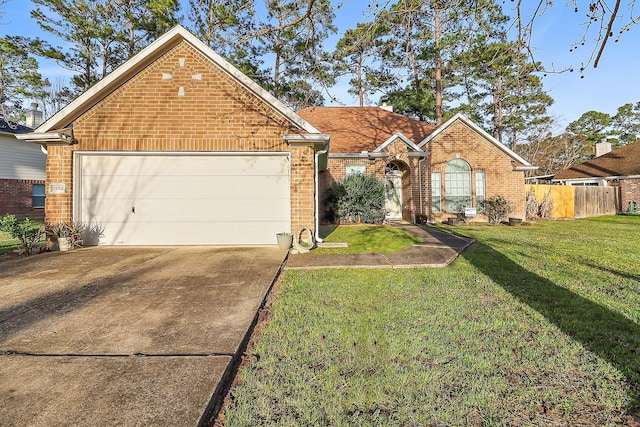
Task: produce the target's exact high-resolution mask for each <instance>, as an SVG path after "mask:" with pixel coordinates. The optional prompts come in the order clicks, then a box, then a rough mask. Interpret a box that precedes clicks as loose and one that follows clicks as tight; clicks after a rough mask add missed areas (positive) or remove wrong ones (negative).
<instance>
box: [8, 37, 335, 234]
mask: <svg viewBox="0 0 640 427" xmlns="http://www.w3.org/2000/svg"><path fill="white" fill-rule="evenodd" d="M20 139H22V140H24V141H25V142H39V143H41V144H44V145H46V146H47V151H48V158H47V199H46V221H47V223H57V222H60V221H69V220H71V219H74V220H77V221H82V222H85V223H90V224H97V225H98V226H100V227H101V228H102V229H103V230H104V231H103V235H102V237H101V240H100V244H104V245H174V244H185V245H193V244H206V245H210V244H220V245H233V244H243V245H246V244H275V243H276V233H278V232H288V231H293V232H298V231H299V230H301V229H302V228H303V227H309V228H311V229H314V230H315V229H317V224H316V218H317V215H316V211H317V198H316V197H315V193H316V183H317V180H316V177H317V173H318V171H319V170H320V169H322V167H323V166H324V165H326V153H327V149H328V145H329V137H328V136H327V135H323V134H320V132H318V130H317V129H316V128H314V127H313V126H312V125H311V124H309V123H308V122H307V121H305V120H304V119H302V118H301V117H300V116H298V115H297V114H296V113H295V112H294V111H292V110H290V109H289V108H287V107H286V106H285V105H284V104H282V103H281V102H280V101H278V100H277V99H275V98H274V97H273V96H272V95H270V94H269V93H267V92H266V91H265V90H263V89H262V88H260V87H259V86H258V85H257V84H256V83H254V82H253V81H251V80H250V79H249V78H248V77H246V76H245V75H244V74H242V73H241V72H240V71H238V70H237V69H236V68H234V67H233V66H231V65H230V64H229V63H228V62H227V61H225V60H224V59H222V58H221V57H220V56H218V55H217V54H216V53H214V52H213V51H212V50H211V49H210V48H209V47H207V46H206V45H205V44H204V43H202V42H201V41H200V40H198V39H197V38H196V37H195V36H193V35H192V34H191V33H189V32H188V31H186V30H185V29H184V28H182V27H180V26H178V27H175V28H174V29H172V30H170V31H169V32H167V33H165V34H164V35H162V36H161V37H159V38H158V39H157V40H156V41H155V42H153V43H152V44H150V45H149V46H147V47H146V48H145V49H143V50H142V51H141V52H140V53H138V54H137V55H135V56H134V57H132V58H131V59H130V60H128V61H127V62H126V63H124V64H123V65H122V66H121V67H119V68H118V69H116V70H115V71H114V72H112V73H111V74H110V75H108V76H107V77H106V78H104V79H103V80H101V81H100V82H99V83H97V84H96V85H95V86H94V87H92V88H91V89H89V90H88V91H87V92H85V93H84V94H83V95H81V96H80V97H79V98H77V99H76V100H74V101H73V102H72V103H71V104H69V105H68V106H67V107H65V108H64V109H62V110H61V111H60V112H58V113H57V114H56V115H54V116H53V117H51V118H49V119H48V120H47V121H46V122H44V123H43V124H42V125H41V126H40V127H38V128H37V129H36V130H35V132H33V133H31V134H26V135H20Z"/></svg>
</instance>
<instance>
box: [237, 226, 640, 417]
mask: <svg viewBox="0 0 640 427" xmlns="http://www.w3.org/2000/svg"><path fill="white" fill-rule="evenodd" d="M447 229H449V230H451V231H455V232H456V233H459V234H464V235H466V236H469V237H473V238H476V239H477V243H475V244H474V245H473V246H471V247H470V248H469V249H468V250H467V251H466V252H465V253H464V254H463V255H462V256H461V257H459V258H458V260H457V261H456V262H454V263H453V264H452V265H451V266H449V267H447V268H443V269H414V270H392V269H375V270H364V269H356V270H331V271H317V270H316V271H308V272H303V271H287V272H286V274H285V277H284V281H283V283H282V286H281V289H280V292H279V294H278V295H277V297H276V298H275V300H274V305H273V307H272V312H273V317H272V319H271V320H270V322H269V323H268V324H267V325H266V327H265V328H264V329H263V330H262V332H261V334H260V336H259V338H258V339H257V342H256V343H255V346H254V347H253V348H252V350H251V352H250V356H251V357H250V360H251V362H250V363H248V364H247V366H246V367H245V368H244V369H243V370H242V371H241V372H240V374H239V384H238V385H237V386H236V387H235V388H234V389H233V390H232V392H231V395H230V403H229V405H228V407H227V408H226V411H225V415H226V425H227V426H253V425H286V426H298V425H305V426H306V425H309V426H314V425H317V426H324V425H332V426H351V425H372V426H387V425H388V426H397V425H400V426H405V425H406V426H415V425H419V426H422V425H438V426H440V425H447V426H467V425H471V426H494V425H495V426H499V425H505V426H506V425H516V426H532V425H533V426H543V425H545V426H546V425H572V426H573V425H626V421H627V418H626V417H628V416H629V414H632V415H635V416H640V398H639V396H638V390H640V251H639V250H638V243H639V242H640V217H632V216H625V217H607V218H596V219H590V220H579V221H553V222H538V223H535V224H533V225H531V226H522V227H505V226H498V227H487V226H465V227H453V228H447Z"/></svg>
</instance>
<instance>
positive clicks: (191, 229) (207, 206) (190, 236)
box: [75, 153, 291, 245]
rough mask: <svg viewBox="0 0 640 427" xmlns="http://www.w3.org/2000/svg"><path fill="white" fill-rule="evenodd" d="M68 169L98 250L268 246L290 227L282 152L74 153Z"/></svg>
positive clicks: (79, 210)
mask: <svg viewBox="0 0 640 427" xmlns="http://www.w3.org/2000/svg"><path fill="white" fill-rule="evenodd" d="M75 170H76V173H77V174H79V176H78V175H76V185H75V189H76V194H75V196H76V197H75V200H76V206H75V209H76V214H77V215H76V217H78V219H80V220H81V221H83V222H85V223H91V224H99V226H100V227H103V228H104V233H103V236H102V237H101V238H100V244H101V245H244V244H249V245H252V244H257V245H262V244H275V243H276V238H275V234H276V233H278V232H281V231H289V230H290V228H291V222H290V218H291V214H290V213H291V211H290V209H291V207H290V206H291V205H290V187H289V158H288V156H287V155H286V154H281V155H280V154H275V155H274V154H269V155H260V154H247V155H240V154H235V153H234V154H216V155H211V154H207V155H204V154H203V155H198V154H195V153H194V154H189V155H184V154H162V155H151V154H148V153H145V154H129V153H127V154H93V153H79V154H78V157H77V163H76V168H75ZM78 214H79V215H78Z"/></svg>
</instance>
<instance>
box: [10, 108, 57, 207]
mask: <svg viewBox="0 0 640 427" xmlns="http://www.w3.org/2000/svg"><path fill="white" fill-rule="evenodd" d="M36 113H39V114H42V113H41V112H40V111H37V112H36ZM28 114H33V112H32V111H29V112H28ZM40 117H41V116H40ZM32 120H33V119H32ZM31 123H33V121H31V122H30V124H31ZM36 125H37V123H36ZM31 131H33V129H32V128H30V127H26V126H22V125H17V124H13V123H7V122H6V121H5V120H3V119H0V216H3V215H6V214H12V215H15V216H16V217H18V218H44V203H45V164H46V161H47V155H46V153H45V152H44V151H43V150H42V149H41V146H40V145H38V144H25V143H23V142H20V141H18V140H17V139H16V135H18V134H26V133H29V132H31Z"/></svg>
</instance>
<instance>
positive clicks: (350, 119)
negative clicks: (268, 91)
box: [298, 107, 435, 153]
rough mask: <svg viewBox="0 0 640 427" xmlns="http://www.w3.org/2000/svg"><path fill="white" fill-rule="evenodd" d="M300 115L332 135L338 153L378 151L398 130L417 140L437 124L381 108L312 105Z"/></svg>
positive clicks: (332, 148) (334, 149) (405, 135)
mask: <svg viewBox="0 0 640 427" xmlns="http://www.w3.org/2000/svg"><path fill="white" fill-rule="evenodd" d="M298 114H299V115H300V116H302V117H303V118H304V119H305V120H307V121H309V122H311V124H312V125H313V126H315V127H316V128H318V129H320V131H321V132H323V133H326V134H329V135H331V151H332V152H334V153H360V152H362V151H375V150H376V149H377V148H378V147H380V146H381V145H383V144H384V143H385V142H388V141H389V139H390V138H391V137H393V136H394V135H396V134H397V133H400V134H402V135H403V136H404V138H406V139H408V140H409V141H411V142H413V143H415V142H417V141H422V140H423V139H424V138H425V137H426V136H427V135H429V134H430V133H431V132H433V130H434V129H435V127H434V126H433V125H430V124H428V123H425V122H421V121H418V120H414V119H411V118H409V117H406V116H403V115H402V114H397V113H393V112H391V111H388V110H385V109H384V108H380V107H309V108H305V109H304V110H301V111H299V112H298Z"/></svg>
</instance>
